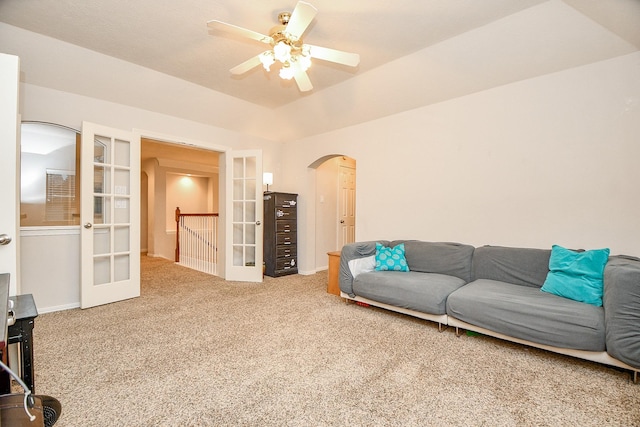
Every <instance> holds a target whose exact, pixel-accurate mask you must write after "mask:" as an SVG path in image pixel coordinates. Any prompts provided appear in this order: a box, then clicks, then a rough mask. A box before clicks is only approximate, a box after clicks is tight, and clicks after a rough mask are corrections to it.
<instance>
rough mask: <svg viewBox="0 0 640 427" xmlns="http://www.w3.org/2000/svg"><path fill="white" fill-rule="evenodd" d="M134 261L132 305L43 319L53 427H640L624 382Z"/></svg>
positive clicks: (325, 299)
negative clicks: (56, 404) (136, 279)
mask: <svg viewBox="0 0 640 427" xmlns="http://www.w3.org/2000/svg"><path fill="white" fill-rule="evenodd" d="M142 261H143V267H142V272H143V275H142V296H141V297H140V298H136V299H133V300H129V301H124V302H119V303H115V304H110V305H107V306H102V307H96V308H93V309H89V310H84V311H82V310H79V309H78V310H69V311H65V312H57V313H49V314H43V315H41V316H39V317H38V318H37V319H36V324H35V330H34V333H35V361H36V391H37V392H38V393H42V394H51V395H53V396H55V397H57V398H58V399H60V401H61V402H62V406H63V411H62V417H61V419H60V420H59V421H58V423H57V424H56V426H83V427H87V426H633V425H640V385H638V384H633V383H631V382H630V380H629V375H628V373H626V372H624V371H620V370H616V369H612V368H609V367H605V366H602V365H599V364H595V363H591V362H584V361H580V360H577V359H573V358H570V357H565V356H560V355H555V354H551V353H547V352H544V351H540V350H536V349H530V348H527V347H524V346H520V345H515V344H510V343H507V342H502V341H499V340H494V339H491V338H487V337H469V336H462V337H460V338H458V337H456V336H455V333H454V331H453V330H451V329H449V330H446V331H444V332H443V333H439V332H438V330H437V326H436V325H435V324H433V323H431V322H427V321H422V320H418V319H414V318H411V317H408V316H403V315H398V314H394V313H391V312H388V311H384V310H379V309H374V308H364V307H360V306H357V305H355V304H346V303H344V302H343V301H342V300H341V299H340V298H338V297H336V296H334V295H329V294H327V293H326V273H318V274H316V275H313V276H298V275H296V276H289V277H285V278H278V279H272V278H266V279H265V282H264V283H262V284H249V283H232V282H224V281H222V280H220V279H218V278H214V277H211V276H208V275H205V274H201V273H197V272H194V271H191V270H189V269H186V268H183V267H180V266H176V265H174V264H173V263H171V262H169V261H166V260H162V259H154V258H147V257H143V259H142Z"/></svg>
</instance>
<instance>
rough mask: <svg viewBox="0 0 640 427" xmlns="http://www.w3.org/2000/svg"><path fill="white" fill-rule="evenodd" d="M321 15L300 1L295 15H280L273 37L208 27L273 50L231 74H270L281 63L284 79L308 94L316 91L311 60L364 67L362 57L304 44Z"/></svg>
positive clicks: (229, 27) (218, 24) (220, 26)
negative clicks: (261, 71) (259, 70)
mask: <svg viewBox="0 0 640 427" xmlns="http://www.w3.org/2000/svg"><path fill="white" fill-rule="evenodd" d="M317 12H318V10H317V9H316V8H315V7H313V6H312V5H311V4H309V3H306V2H303V1H299V2H298V4H297V5H296V7H295V9H293V12H291V13H289V12H282V13H280V14H279V15H278V20H279V21H280V25H276V26H275V27H273V28H272V29H271V30H270V31H269V35H264V34H260V33H257V32H255V31H252V30H248V29H246V28H241V27H237V26H235V25H232V24H227V23H226V22H222V21H217V20H213V21H209V22H207V26H208V27H209V28H210V29H213V30H220V31H226V32H228V33H232V34H236V35H240V36H243V37H248V38H250V39H253V40H257V41H259V42H262V43H265V44H268V45H270V46H271V48H270V49H269V50H266V51H264V52H262V53H261V54H259V55H256V56H254V57H253V58H250V59H248V60H247V61H245V62H243V63H242V64H240V65H237V66H235V67H233V68H232V69H231V70H230V71H231V74H235V75H240V74H244V73H246V72H247V71H249V70H251V69H253V68H255V67H257V66H259V65H262V66H263V67H264V68H265V70H267V71H270V69H271V66H272V65H273V64H275V63H276V62H278V63H279V65H280V77H281V78H283V79H286V80H290V79H292V78H293V79H295V81H296V84H297V85H298V88H299V89H300V91H301V92H306V91H309V90H311V89H313V85H312V84H311V80H310V79H309V76H308V75H307V69H308V68H309V67H310V66H311V58H316V59H321V60H324V61H330V62H335V63H337V64H343V65H347V66H350V67H356V66H357V65H358V64H359V63H360V55H358V54H357V53H349V52H343V51H340V50H335V49H329V48H326V47H320V46H314V45H310V44H305V43H303V41H302V35H303V34H304V32H305V31H306V30H307V28H308V27H309V24H311V21H313V18H314V17H315V16H316V13H317Z"/></svg>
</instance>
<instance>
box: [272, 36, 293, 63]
mask: <svg viewBox="0 0 640 427" xmlns="http://www.w3.org/2000/svg"><path fill="white" fill-rule="evenodd" d="M273 56H274V58H276V59H277V60H278V61H280V62H282V63H285V62H288V61H289V60H290V59H291V46H290V45H289V44H288V43H285V42H283V41H279V42H278V43H277V44H276V45H275V46H274V47H273Z"/></svg>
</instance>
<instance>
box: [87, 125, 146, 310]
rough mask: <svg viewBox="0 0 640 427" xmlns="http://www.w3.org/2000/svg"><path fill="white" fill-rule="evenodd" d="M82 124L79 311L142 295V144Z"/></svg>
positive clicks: (122, 133)
mask: <svg viewBox="0 0 640 427" xmlns="http://www.w3.org/2000/svg"><path fill="white" fill-rule="evenodd" d="M132 139H133V134H132V133H131V132H126V131H122V130H118V129H111V128H107V127H104V126H100V125H96V124H93V123H87V122H84V123H83V124H82V149H81V154H80V173H81V176H80V180H81V193H80V221H81V222H80V224H81V227H80V230H81V234H82V236H81V253H82V256H81V258H82V264H81V287H80V307H81V308H89V307H93V306H96V305H101V304H107V303H110V302H115V301H120V300H124V299H128V298H133V297H137V296H139V295H140V144H139V143H134V142H133V141H132Z"/></svg>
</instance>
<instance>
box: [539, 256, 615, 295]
mask: <svg viewBox="0 0 640 427" xmlns="http://www.w3.org/2000/svg"><path fill="white" fill-rule="evenodd" d="M609 252H610V251H609V249H608V248H606V249H594V250H590V251H584V252H576V251H572V250H570V249H565V248H563V247H561V246H558V245H553V246H552V248H551V257H550V258H549V273H548V274H547V279H546V280H545V282H544V284H543V285H542V288H541V289H540V290H541V291H543V292H549V293H551V294H555V295H558V296H561V297H565V298H569V299H572V300H575V301H580V302H584V303H587V304H591V305H595V306H596V307H602V294H603V290H604V267H605V266H606V265H607V261H608V260H609Z"/></svg>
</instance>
